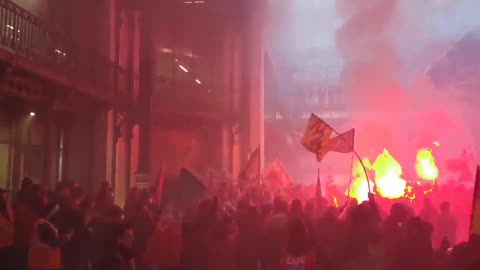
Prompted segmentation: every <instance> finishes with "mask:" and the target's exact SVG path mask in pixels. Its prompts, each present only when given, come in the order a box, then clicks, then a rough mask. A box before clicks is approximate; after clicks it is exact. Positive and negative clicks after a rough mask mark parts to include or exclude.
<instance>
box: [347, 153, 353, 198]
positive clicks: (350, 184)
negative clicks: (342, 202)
mask: <svg viewBox="0 0 480 270" xmlns="http://www.w3.org/2000/svg"><path fill="white" fill-rule="evenodd" d="M353 158H354V155H353V152H352V158H351V160H350V179H349V180H348V191H347V198H350V190H351V188H352V179H353V175H352V174H353Z"/></svg>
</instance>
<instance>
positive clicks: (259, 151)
mask: <svg viewBox="0 0 480 270" xmlns="http://www.w3.org/2000/svg"><path fill="white" fill-rule="evenodd" d="M257 149H258V172H257V178H258V186H260V185H261V184H262V180H261V179H260V174H261V172H260V171H261V168H260V166H261V165H262V161H261V159H262V153H261V151H262V150H261V148H260V144H259V145H258V148H257Z"/></svg>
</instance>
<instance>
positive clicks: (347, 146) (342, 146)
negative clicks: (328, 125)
mask: <svg viewBox="0 0 480 270" xmlns="http://www.w3.org/2000/svg"><path fill="white" fill-rule="evenodd" d="M354 140H355V129H351V130H349V131H347V132H345V133H342V134H340V135H338V136H336V137H334V138H331V139H330V141H329V143H328V151H333V152H339V153H350V152H353V143H354Z"/></svg>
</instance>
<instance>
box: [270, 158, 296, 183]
mask: <svg viewBox="0 0 480 270" xmlns="http://www.w3.org/2000/svg"><path fill="white" fill-rule="evenodd" d="M263 181H264V182H268V183H270V185H272V186H273V187H286V186H289V185H290V184H291V183H292V180H291V178H290V176H289V175H288V173H287V170H285V168H284V167H283V165H282V163H281V162H280V161H278V160H275V161H274V162H272V164H270V166H268V168H267V169H266V170H265V171H264V173H263Z"/></svg>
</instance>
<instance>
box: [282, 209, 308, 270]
mask: <svg viewBox="0 0 480 270" xmlns="http://www.w3.org/2000/svg"><path fill="white" fill-rule="evenodd" d="M316 264H317V263H316V252H315V249H314V248H313V245H312V244H311V242H310V241H309V240H308V234H307V230H306V226H305V224H304V222H303V220H302V219H299V218H294V219H291V220H290V221H289V224H288V240H287V247H286V248H284V249H283V250H282V255H281V259H280V269H281V270H315V269H317V267H316Z"/></svg>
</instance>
